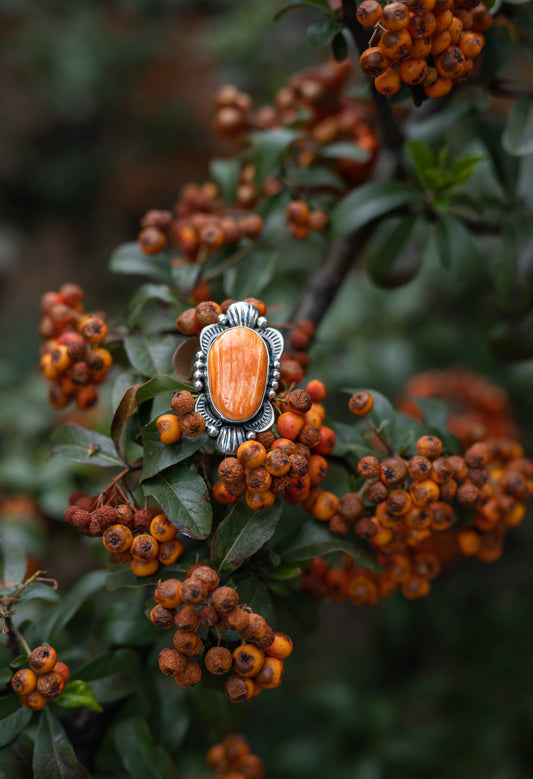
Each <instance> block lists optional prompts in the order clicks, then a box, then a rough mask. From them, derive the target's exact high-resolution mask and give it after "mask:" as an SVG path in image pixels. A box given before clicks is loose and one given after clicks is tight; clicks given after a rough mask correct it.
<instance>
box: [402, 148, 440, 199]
mask: <svg viewBox="0 0 533 779" xmlns="http://www.w3.org/2000/svg"><path fill="white" fill-rule="evenodd" d="M406 150H407V153H408V155H409V156H410V158H411V160H412V162H413V165H414V168H415V173H416V175H417V177H418V180H419V181H420V183H421V184H422V186H423V187H424V188H425V189H431V181H430V179H429V177H428V176H427V171H429V170H434V168H435V165H436V160H435V155H434V154H433V152H432V151H431V149H430V148H429V146H426V144H425V143H422V142H421V141H409V142H408V143H407V144H406Z"/></svg>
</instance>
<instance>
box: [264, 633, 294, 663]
mask: <svg viewBox="0 0 533 779" xmlns="http://www.w3.org/2000/svg"><path fill="white" fill-rule="evenodd" d="M292 649H293V643H292V638H291V637H290V636H288V635H286V633H275V634H274V641H273V642H272V643H271V644H270V646H267V647H266V648H265V653H266V654H267V655H268V656H269V657H277V658H278V659H279V660H285V658H286V657H288V656H289V655H290V654H291V652H292Z"/></svg>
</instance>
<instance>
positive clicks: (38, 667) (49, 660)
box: [28, 644, 57, 674]
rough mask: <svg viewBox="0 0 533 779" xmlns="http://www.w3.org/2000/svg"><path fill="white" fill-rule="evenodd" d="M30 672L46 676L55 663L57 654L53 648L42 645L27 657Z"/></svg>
mask: <svg viewBox="0 0 533 779" xmlns="http://www.w3.org/2000/svg"><path fill="white" fill-rule="evenodd" d="M28 662H29V664H30V667H31V668H32V670H34V671H35V673H38V674H46V673H48V672H49V671H51V670H52V668H53V667H54V665H55V664H56V662H57V652H56V650H55V649H54V647H53V646H49V645H48V644H43V645H42V646H38V647H36V648H35V649H34V650H33V651H32V652H31V653H30V656H29V657H28Z"/></svg>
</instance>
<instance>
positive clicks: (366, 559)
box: [283, 520, 379, 570]
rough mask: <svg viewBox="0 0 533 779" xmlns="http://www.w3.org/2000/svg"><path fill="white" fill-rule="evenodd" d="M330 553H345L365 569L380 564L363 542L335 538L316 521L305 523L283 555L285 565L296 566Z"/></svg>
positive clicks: (341, 537) (288, 544) (374, 568)
mask: <svg viewBox="0 0 533 779" xmlns="http://www.w3.org/2000/svg"><path fill="white" fill-rule="evenodd" d="M330 552H344V553H346V554H349V555H350V557H352V558H353V560H354V561H355V562H356V564H357V565H360V566H361V567H363V568H370V569H372V570H377V569H378V567H379V566H378V564H377V562H376V559H375V557H374V555H373V554H372V552H370V551H369V550H368V547H366V546H363V544H362V542H361V543H359V542H357V541H349V540H348V539H347V538H344V537H343V536H335V535H333V533H330V531H329V529H328V528H327V527H325V526H324V525H321V524H319V523H318V522H317V521H316V520H308V521H306V522H304V524H303V525H302V527H301V528H300V530H299V531H298V532H297V533H296V535H295V536H294V537H293V538H292V539H291V540H289V541H288V542H287V548H286V549H285V551H284V553H283V562H284V564H285V565H288V564H295V563H298V562H300V561H302V562H304V561H307V560H312V559H313V558H314V557H317V555H320V556H322V555H326V554H329V553H330Z"/></svg>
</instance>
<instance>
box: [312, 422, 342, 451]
mask: <svg viewBox="0 0 533 779" xmlns="http://www.w3.org/2000/svg"><path fill="white" fill-rule="evenodd" d="M319 433H320V443H319V444H318V445H317V446H314V447H313V452H314V453H315V454H323V455H326V454H330V453H331V452H332V451H333V450H334V448H335V444H336V442H337V439H336V436H335V433H334V431H333V430H332V429H331V428H330V427H327V426H326V425H323V426H322V427H321V428H320V430H319Z"/></svg>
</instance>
